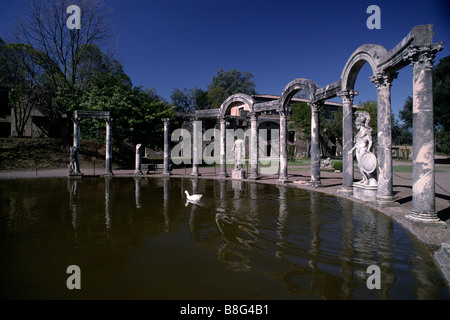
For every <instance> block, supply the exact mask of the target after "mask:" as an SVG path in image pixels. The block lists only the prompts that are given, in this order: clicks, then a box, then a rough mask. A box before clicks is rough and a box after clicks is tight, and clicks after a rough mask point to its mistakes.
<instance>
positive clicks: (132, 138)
mask: <svg viewBox="0 0 450 320" xmlns="http://www.w3.org/2000/svg"><path fill="white" fill-rule="evenodd" d="M79 107H80V108H81V109H83V110H96V111H109V112H110V113H111V117H112V118H113V119H114V121H113V126H114V129H113V132H114V133H113V140H114V143H115V144H116V145H123V146H126V145H128V146H130V147H132V146H134V145H136V144H137V143H141V144H144V145H148V146H152V147H154V146H157V147H162V144H163V140H162V139H163V134H162V133H163V123H162V121H161V118H172V117H173V116H174V114H173V108H172V107H171V106H170V105H169V104H168V103H167V102H165V101H160V100H158V98H157V95H156V94H155V93H154V91H153V90H142V88H138V87H133V86H132V85H131V84H129V83H127V82H126V81H123V77H117V76H115V75H112V74H102V75H99V76H98V77H97V79H96V80H95V81H94V82H93V83H92V84H91V85H90V86H89V87H88V88H87V89H86V91H85V92H84V94H83V96H82V98H81V101H80V105H79ZM84 121H87V122H90V123H89V124H88V125H87V126H82V129H83V127H86V129H85V131H84V132H83V134H84V135H85V137H86V138H96V139H102V140H103V139H104V127H105V125H104V123H103V122H97V121H95V120H84Z"/></svg>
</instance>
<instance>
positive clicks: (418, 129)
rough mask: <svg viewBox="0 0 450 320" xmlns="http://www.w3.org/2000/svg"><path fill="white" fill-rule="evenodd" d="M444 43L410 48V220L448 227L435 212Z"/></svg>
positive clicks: (407, 56) (406, 57) (408, 58)
mask: <svg viewBox="0 0 450 320" xmlns="http://www.w3.org/2000/svg"><path fill="white" fill-rule="evenodd" d="M442 48H443V45H442V43H437V44H433V45H429V46H423V47H413V48H410V49H409V52H408V54H407V55H406V56H405V59H407V60H410V61H411V64H412V66H413V173H412V210H411V214H410V215H408V216H407V218H408V219H409V220H410V221H413V222H420V223H425V224H426V225H427V226H430V225H432V226H439V227H444V228H445V222H443V221H441V220H440V219H439V217H438V216H437V214H436V207H435V206H436V195H435V165H434V158H435V157H434V144H435V141H434V120H433V118H434V114H433V73H432V71H433V63H434V57H435V55H436V53H437V52H438V51H440V50H442Z"/></svg>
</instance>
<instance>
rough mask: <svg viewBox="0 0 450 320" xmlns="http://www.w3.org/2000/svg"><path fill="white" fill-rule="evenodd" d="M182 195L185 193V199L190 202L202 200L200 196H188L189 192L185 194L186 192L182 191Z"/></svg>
mask: <svg viewBox="0 0 450 320" xmlns="http://www.w3.org/2000/svg"><path fill="white" fill-rule="evenodd" d="M184 193H186V198H187V199H188V200H190V201H199V200H200V199H201V198H202V195H201V194H193V195H189V192H187V190H184Z"/></svg>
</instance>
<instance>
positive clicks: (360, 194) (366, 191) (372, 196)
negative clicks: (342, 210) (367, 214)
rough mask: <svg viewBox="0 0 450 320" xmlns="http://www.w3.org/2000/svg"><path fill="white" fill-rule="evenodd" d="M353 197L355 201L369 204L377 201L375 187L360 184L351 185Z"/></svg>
mask: <svg viewBox="0 0 450 320" xmlns="http://www.w3.org/2000/svg"><path fill="white" fill-rule="evenodd" d="M353 196H354V197H355V198H356V199H359V200H362V201H365V202H371V201H376V200H377V186H376V185H375V186H371V185H366V184H361V183H358V182H356V183H354V184H353Z"/></svg>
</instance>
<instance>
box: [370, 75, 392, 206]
mask: <svg viewBox="0 0 450 320" xmlns="http://www.w3.org/2000/svg"><path fill="white" fill-rule="evenodd" d="M395 78H397V73H386V72H378V73H376V74H375V75H374V76H372V77H371V78H370V81H372V82H374V83H375V86H376V87H377V109H378V111H377V131H378V137H377V142H378V154H377V156H378V168H379V174H378V186H377V201H378V203H379V204H380V205H389V204H393V203H394V197H393V190H392V180H393V179H392V133H391V84H392V81H393V80H394V79H395Z"/></svg>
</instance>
